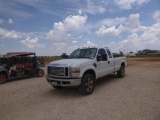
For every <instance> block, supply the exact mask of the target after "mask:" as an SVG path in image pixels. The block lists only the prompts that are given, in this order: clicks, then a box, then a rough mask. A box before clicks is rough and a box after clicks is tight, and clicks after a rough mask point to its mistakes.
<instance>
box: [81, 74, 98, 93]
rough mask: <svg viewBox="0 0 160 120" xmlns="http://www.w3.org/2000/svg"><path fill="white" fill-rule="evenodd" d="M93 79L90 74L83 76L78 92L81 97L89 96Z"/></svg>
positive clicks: (92, 87) (92, 89) (92, 88)
mask: <svg viewBox="0 0 160 120" xmlns="http://www.w3.org/2000/svg"><path fill="white" fill-rule="evenodd" d="M94 82H95V78H94V76H93V75H91V74H85V75H84V76H83V78H82V82H81V85H80V88H79V90H80V92H81V93H82V94H83V95H90V94H91V93H92V92H93V91H94Z"/></svg>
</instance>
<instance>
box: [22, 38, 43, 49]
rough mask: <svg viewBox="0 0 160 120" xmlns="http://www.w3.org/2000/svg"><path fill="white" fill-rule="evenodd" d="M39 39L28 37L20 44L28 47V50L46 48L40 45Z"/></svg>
mask: <svg viewBox="0 0 160 120" xmlns="http://www.w3.org/2000/svg"><path fill="white" fill-rule="evenodd" d="M38 40H39V39H38V38H37V37H35V38H33V39H31V38H30V37H27V38H26V39H25V40H21V41H20V42H21V43H22V44H23V45H24V46H25V47H26V48H35V47H37V48H44V47H45V45H44V44H39V43H38Z"/></svg>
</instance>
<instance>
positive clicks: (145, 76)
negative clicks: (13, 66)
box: [0, 58, 160, 120]
mask: <svg viewBox="0 0 160 120" xmlns="http://www.w3.org/2000/svg"><path fill="white" fill-rule="evenodd" d="M45 70H46V68H45ZM0 120H160V58H156V59H153V58H143V59H142V58H136V59H134V58H129V59H128V66H127V68H126V76H125V77H124V78H121V79H120V78H117V77H116V76H115V75H109V76H106V77H103V78H101V79H99V80H97V81H96V87H95V91H94V92H93V94H91V95H89V96H82V95H81V94H80V93H78V92H77V91H76V90H75V88H64V89H60V90H57V89H54V88H52V87H51V86H50V85H49V84H48V83H47V81H46V79H45V77H42V78H28V79H22V80H14V81H9V82H7V83H5V84H1V85H0Z"/></svg>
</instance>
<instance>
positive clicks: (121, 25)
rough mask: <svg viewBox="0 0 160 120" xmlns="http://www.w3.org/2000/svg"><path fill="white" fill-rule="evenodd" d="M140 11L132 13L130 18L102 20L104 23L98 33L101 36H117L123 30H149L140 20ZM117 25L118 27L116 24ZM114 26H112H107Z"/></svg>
mask: <svg viewBox="0 0 160 120" xmlns="http://www.w3.org/2000/svg"><path fill="white" fill-rule="evenodd" d="M139 17H140V15H139V13H137V14H130V16H129V17H128V18H123V17H122V18H115V19H105V20H102V21H101V24H102V25H103V26H102V27H101V28H99V30H98V31H96V34H97V35H98V36H100V37H103V36H107V35H110V36H117V35H119V34H121V33H122V32H129V33H136V32H139V31H145V30H147V27H145V26H142V25H141V23H140V21H139ZM115 25H117V27H116V26H115ZM106 26H112V27H106Z"/></svg>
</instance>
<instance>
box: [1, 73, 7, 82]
mask: <svg viewBox="0 0 160 120" xmlns="http://www.w3.org/2000/svg"><path fill="white" fill-rule="evenodd" d="M6 81H7V77H6V75H3V74H0V84H2V83H5V82H6Z"/></svg>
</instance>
